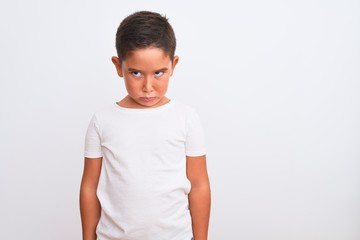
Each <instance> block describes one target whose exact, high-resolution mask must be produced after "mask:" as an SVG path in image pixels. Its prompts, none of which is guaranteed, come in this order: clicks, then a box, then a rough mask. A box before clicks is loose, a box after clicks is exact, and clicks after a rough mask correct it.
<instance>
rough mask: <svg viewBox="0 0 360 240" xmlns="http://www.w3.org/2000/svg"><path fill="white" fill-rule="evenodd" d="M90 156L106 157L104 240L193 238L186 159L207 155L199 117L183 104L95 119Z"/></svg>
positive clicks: (116, 110) (115, 108)
mask: <svg viewBox="0 0 360 240" xmlns="http://www.w3.org/2000/svg"><path fill="white" fill-rule="evenodd" d="M85 142H86V143H85V157H87V158H99V157H103V160H102V169H101V174H100V179H99V185H98V190H97V195H98V198H99V201H100V204H101V217H100V220H99V223H98V226H97V230H96V232H97V236H98V239H99V240H115V239H116V240H121V239H127V240H140V239H141V240H169V239H171V240H186V239H189V240H190V239H191V238H192V228H191V217H190V212H189V207H188V193H189V191H190V188H191V186H190V182H189V180H188V179H187V177H186V156H202V155H205V143H204V137H203V131H202V127H201V123H200V120H199V117H198V115H197V113H196V112H195V111H194V110H193V109H192V108H190V107H188V106H186V105H183V104H180V103H178V102H174V101H170V102H169V103H167V104H165V105H162V106H160V107H157V108H146V109H131V108H123V107H120V106H119V105H117V104H113V105H112V106H110V107H108V108H106V109H104V110H101V111H99V112H97V113H96V114H94V116H93V118H92V120H91V122H90V125H89V127H88V130H87V134H86V141H85Z"/></svg>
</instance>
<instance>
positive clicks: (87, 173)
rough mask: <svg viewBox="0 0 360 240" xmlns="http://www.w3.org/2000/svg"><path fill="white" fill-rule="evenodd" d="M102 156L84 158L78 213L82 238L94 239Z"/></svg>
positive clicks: (98, 214)
mask: <svg viewBox="0 0 360 240" xmlns="http://www.w3.org/2000/svg"><path fill="white" fill-rule="evenodd" d="M101 162H102V158H85V165H84V173H83V177H82V181H81V187H80V214H81V223H82V233H83V240H96V226H97V224H98V222H99V219H100V210H101V207H100V203H99V200H98V198H97V195H96V190H97V186H98V182H99V176H100V171H101Z"/></svg>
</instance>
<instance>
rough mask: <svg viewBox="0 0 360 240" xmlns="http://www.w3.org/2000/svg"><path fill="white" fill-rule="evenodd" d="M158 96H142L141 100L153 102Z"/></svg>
mask: <svg viewBox="0 0 360 240" xmlns="http://www.w3.org/2000/svg"><path fill="white" fill-rule="evenodd" d="M155 99H156V97H141V98H140V100H141V101H144V102H151V101H153V100H155Z"/></svg>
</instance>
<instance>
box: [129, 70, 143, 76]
mask: <svg viewBox="0 0 360 240" xmlns="http://www.w3.org/2000/svg"><path fill="white" fill-rule="evenodd" d="M131 75H133V76H134V77H141V72H136V71H134V72H131Z"/></svg>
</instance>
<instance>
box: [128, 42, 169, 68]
mask: <svg viewBox="0 0 360 240" xmlns="http://www.w3.org/2000/svg"><path fill="white" fill-rule="evenodd" d="M124 62H126V63H127V65H139V66H143V65H145V66H157V65H168V64H169V63H170V62H171V61H170V56H169V55H168V54H167V53H166V52H165V51H164V50H162V49H161V48H154V47H150V48H141V49H135V50H132V51H129V52H128V53H127V54H126V56H125V58H124Z"/></svg>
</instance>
